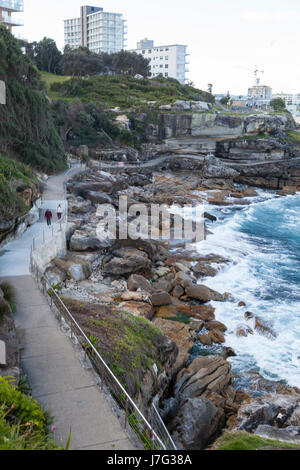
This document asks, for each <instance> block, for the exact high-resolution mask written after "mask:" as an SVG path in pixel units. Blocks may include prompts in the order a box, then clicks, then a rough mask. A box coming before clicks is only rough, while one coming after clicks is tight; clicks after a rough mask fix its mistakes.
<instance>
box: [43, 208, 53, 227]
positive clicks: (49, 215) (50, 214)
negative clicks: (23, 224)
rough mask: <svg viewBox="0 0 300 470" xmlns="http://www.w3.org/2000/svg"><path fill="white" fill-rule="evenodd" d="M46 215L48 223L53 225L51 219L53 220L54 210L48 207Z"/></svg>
mask: <svg viewBox="0 0 300 470" xmlns="http://www.w3.org/2000/svg"><path fill="white" fill-rule="evenodd" d="M45 217H46V219H47V225H49V226H50V225H51V221H52V217H53V216H52V212H51V211H50V209H47V210H46V212H45Z"/></svg>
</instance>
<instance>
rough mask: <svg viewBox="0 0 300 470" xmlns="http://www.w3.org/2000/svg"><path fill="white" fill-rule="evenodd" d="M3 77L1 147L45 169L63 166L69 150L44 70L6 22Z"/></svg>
mask: <svg viewBox="0 0 300 470" xmlns="http://www.w3.org/2000/svg"><path fill="white" fill-rule="evenodd" d="M0 79H1V80H4V81H5V82H6V106H0V150H4V151H6V152H7V153H8V154H12V155H14V156H15V157H17V158H18V160H21V161H22V162H24V163H27V164H30V165H32V166H34V167H35V168H38V169H41V170H43V171H53V170H55V169H63V168H64V167H65V165H66V161H65V153H64V149H63V145H62V141H61V139H60V138H59V135H58V133H57V130H56V128H55V126H54V122H53V119H52V115H51V108H50V104H49V102H48V100H47V99H46V97H45V93H44V91H43V90H44V85H43V83H42V81H41V78H40V73H39V71H38V70H37V68H36V66H35V65H34V63H33V62H32V61H31V60H30V59H29V57H28V56H27V55H26V54H23V53H22V50H21V47H20V43H19V41H18V40H17V39H16V38H14V36H13V35H12V34H11V33H10V31H9V30H8V29H6V28H5V27H4V26H2V25H0Z"/></svg>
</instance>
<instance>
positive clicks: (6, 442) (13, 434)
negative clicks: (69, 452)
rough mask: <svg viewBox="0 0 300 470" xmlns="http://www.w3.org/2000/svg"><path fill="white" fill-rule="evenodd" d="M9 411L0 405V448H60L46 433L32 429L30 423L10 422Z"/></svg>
mask: <svg viewBox="0 0 300 470" xmlns="http://www.w3.org/2000/svg"><path fill="white" fill-rule="evenodd" d="M9 413H10V410H9V409H7V408H6V407H5V406H4V405H0V450H14V451H15V450H62V449H61V448H60V447H57V446H56V444H55V443H54V441H53V440H51V439H49V437H48V435H47V434H46V433H44V432H41V431H34V430H33V429H32V426H31V425H27V423H26V424H25V425H21V424H12V423H10V422H9V421H8V420H7V417H8V415H9Z"/></svg>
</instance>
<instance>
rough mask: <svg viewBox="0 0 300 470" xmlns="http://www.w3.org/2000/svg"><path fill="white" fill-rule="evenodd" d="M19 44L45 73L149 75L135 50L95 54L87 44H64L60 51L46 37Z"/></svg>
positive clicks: (141, 58) (148, 69)
mask: <svg viewBox="0 0 300 470" xmlns="http://www.w3.org/2000/svg"><path fill="white" fill-rule="evenodd" d="M21 45H22V47H24V48H25V51H26V54H27V56H28V57H29V58H30V59H31V60H32V62H33V63H34V64H35V65H36V66H37V67H38V69H39V70H42V71H45V72H50V73H54V74H63V75H71V76H77V77H85V76H89V75H95V74H105V73H123V74H125V75H131V76H133V77H134V76H135V75H137V74H138V75H141V76H143V77H148V76H149V74H150V67H149V60H147V59H145V58H144V57H143V56H142V55H140V54H136V53H135V52H129V51H124V50H123V51H120V52H116V53H114V54H107V53H104V52H102V53H100V54H96V53H95V52H91V51H90V50H89V49H88V48H87V47H78V49H71V48H70V47H69V46H66V47H65V49H64V53H63V54H62V53H61V52H60V51H59V50H58V48H57V45H56V43H55V41H54V40H53V39H50V38H46V37H45V38H44V39H43V40H42V41H40V42H32V43H28V42H26V41H21Z"/></svg>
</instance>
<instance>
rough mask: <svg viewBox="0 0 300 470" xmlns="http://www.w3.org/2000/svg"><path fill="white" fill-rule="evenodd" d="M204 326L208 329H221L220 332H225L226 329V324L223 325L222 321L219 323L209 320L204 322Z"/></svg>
mask: <svg viewBox="0 0 300 470" xmlns="http://www.w3.org/2000/svg"><path fill="white" fill-rule="evenodd" d="M205 328H206V329H207V330H208V331H212V330H218V331H221V332H222V333H225V332H226V331H227V326H226V325H224V323H221V322H218V321H210V322H208V323H206V325H205Z"/></svg>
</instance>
